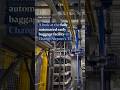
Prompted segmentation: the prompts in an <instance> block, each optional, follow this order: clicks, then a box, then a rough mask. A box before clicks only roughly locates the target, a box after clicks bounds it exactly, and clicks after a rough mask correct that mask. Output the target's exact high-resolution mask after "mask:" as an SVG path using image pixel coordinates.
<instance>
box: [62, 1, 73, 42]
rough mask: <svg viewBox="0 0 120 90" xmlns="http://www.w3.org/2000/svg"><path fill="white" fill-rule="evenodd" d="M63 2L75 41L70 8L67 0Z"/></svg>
mask: <svg viewBox="0 0 120 90" xmlns="http://www.w3.org/2000/svg"><path fill="white" fill-rule="evenodd" d="M62 4H63V8H64V11H65V16H66V19H67V20H68V25H69V27H70V32H71V34H72V37H73V41H74V36H75V32H74V31H73V25H72V21H71V16H70V13H69V11H70V10H69V6H68V2H67V0H62Z"/></svg>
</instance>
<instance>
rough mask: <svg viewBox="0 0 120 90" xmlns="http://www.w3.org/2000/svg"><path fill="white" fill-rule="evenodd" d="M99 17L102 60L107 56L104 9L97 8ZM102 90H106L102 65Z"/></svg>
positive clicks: (100, 54)
mask: <svg viewBox="0 0 120 90" xmlns="http://www.w3.org/2000/svg"><path fill="white" fill-rule="evenodd" d="M96 12H97V17H98V25H99V56H100V58H104V56H105V26H104V25H105V23H104V16H103V8H102V7H99V8H97V11H96ZM103 62H104V61H103ZM101 90H105V83H104V65H103V64H101Z"/></svg>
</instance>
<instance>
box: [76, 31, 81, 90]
mask: <svg viewBox="0 0 120 90" xmlns="http://www.w3.org/2000/svg"><path fill="white" fill-rule="evenodd" d="M78 49H79V30H76V54H77V57H76V59H77V67H76V68H77V88H78V90H79V89H80V67H81V65H80V60H79V59H80V58H79V53H78V52H77V50H78Z"/></svg>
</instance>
